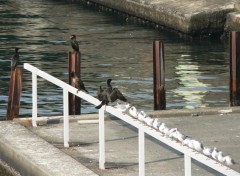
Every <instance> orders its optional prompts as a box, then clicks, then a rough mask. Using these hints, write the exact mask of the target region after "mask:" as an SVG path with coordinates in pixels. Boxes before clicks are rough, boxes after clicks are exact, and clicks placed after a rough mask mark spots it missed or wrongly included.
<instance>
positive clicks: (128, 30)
mask: <svg viewBox="0 0 240 176" xmlns="http://www.w3.org/2000/svg"><path fill="white" fill-rule="evenodd" d="M71 34H75V35H76V36H77V39H78V41H79V42H80V51H81V58H82V60H81V78H82V80H83V82H84V84H85V87H86V89H87V90H88V91H89V92H90V94H91V95H93V96H96V94H97V89H98V87H99V85H103V86H104V85H106V80H107V79H108V78H112V79H113V81H112V85H113V87H117V88H119V89H120V90H121V91H122V92H123V94H124V95H125V96H126V97H127V99H128V101H129V102H130V103H131V104H134V105H135V106H136V107H137V108H138V109H142V110H152V109H153V70H152V67H153V66H152V55H153V54H152V41H153V40H154V39H159V40H161V41H163V42H164V54H165V76H166V101H167V109H186V108H188V109H193V108H199V107H216V106H228V94H229V86H228V84H229V54H228V44H227V42H226V41H225V40H220V39H189V38H181V37H179V35H178V34H176V33H173V32H171V31H168V30H167V29H160V28H159V26H155V27H154V26H148V25H147V24H145V23H136V22H134V21H133V20H131V19H129V17H126V16H119V15H118V14H117V13H113V12H107V11H102V10H100V9H99V8H97V7H94V6H92V5H87V4H82V3H77V2H74V3H73V2H68V1H63V0H62V1H54V0H41V1H37V0H22V1H17V0H5V1H0V46H1V47H0V65H1V67H0V119H4V118H5V117H6V108H7V101H8V89H9V80H10V63H11V57H12V55H13V54H14V48H15V47H19V48H20V58H21V64H22V63H30V64H32V65H34V66H36V67H38V68H39V69H41V70H43V71H46V72H47V73H49V74H51V75H53V76H55V77H57V78H59V79H61V80H63V81H65V82H67V81H68V60H67V56H68V54H67V53H68V51H70V50H71V47H70V43H69V37H70V35H71ZM62 94H63V91H62V89H60V88H58V87H56V86H55V85H53V84H51V83H49V82H47V81H45V80H43V79H41V78H38V114H39V116H46V115H59V114H62V112H63V108H62V105H63V98H62ZM31 107H32V98H31V73H29V72H28V71H24V77H23V89H22V96H21V109H20V116H21V117H26V116H31ZM96 112H97V110H96V109H95V108H94V106H93V105H90V104H88V103H87V102H84V101H82V113H96Z"/></svg>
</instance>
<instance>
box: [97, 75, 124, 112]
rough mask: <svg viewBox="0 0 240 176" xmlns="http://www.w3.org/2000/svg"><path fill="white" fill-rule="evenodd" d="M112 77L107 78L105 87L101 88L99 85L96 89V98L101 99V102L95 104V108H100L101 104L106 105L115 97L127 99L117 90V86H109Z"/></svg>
mask: <svg viewBox="0 0 240 176" xmlns="http://www.w3.org/2000/svg"><path fill="white" fill-rule="evenodd" d="M111 81H112V79H108V80H107V86H108V87H107V88H106V89H102V87H101V86H100V87H99V90H98V95H97V96H98V99H99V100H100V101H101V103H100V104H99V105H98V106H96V107H95V108H96V109H100V108H101V107H102V106H103V105H108V103H109V102H114V101H116V100H117V99H119V100H122V101H124V102H126V101H127V99H126V98H125V97H124V96H123V94H122V93H121V92H120V90H118V89H117V88H112V86H111V84H110V83H111Z"/></svg>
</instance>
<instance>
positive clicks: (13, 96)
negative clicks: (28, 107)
mask: <svg viewBox="0 0 240 176" xmlns="http://www.w3.org/2000/svg"><path fill="white" fill-rule="evenodd" d="M22 77H23V68H20V67H17V68H16V69H15V70H12V71H11V78H10V86H9V95H8V107H7V118H6V120H13V119H14V118H18V117H19V108H20V97H21V92H22Z"/></svg>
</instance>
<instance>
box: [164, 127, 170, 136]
mask: <svg viewBox="0 0 240 176" xmlns="http://www.w3.org/2000/svg"><path fill="white" fill-rule="evenodd" d="M169 130H170V128H168V127H166V126H165V128H164V129H163V134H164V135H165V136H169Z"/></svg>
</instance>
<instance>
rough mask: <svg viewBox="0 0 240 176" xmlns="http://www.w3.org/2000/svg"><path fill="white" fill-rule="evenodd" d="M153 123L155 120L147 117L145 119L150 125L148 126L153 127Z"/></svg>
mask: <svg viewBox="0 0 240 176" xmlns="http://www.w3.org/2000/svg"><path fill="white" fill-rule="evenodd" d="M153 121H154V119H153V118H151V117H149V116H147V117H146V118H145V119H144V122H145V123H146V124H147V125H148V126H152V125H153Z"/></svg>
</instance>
